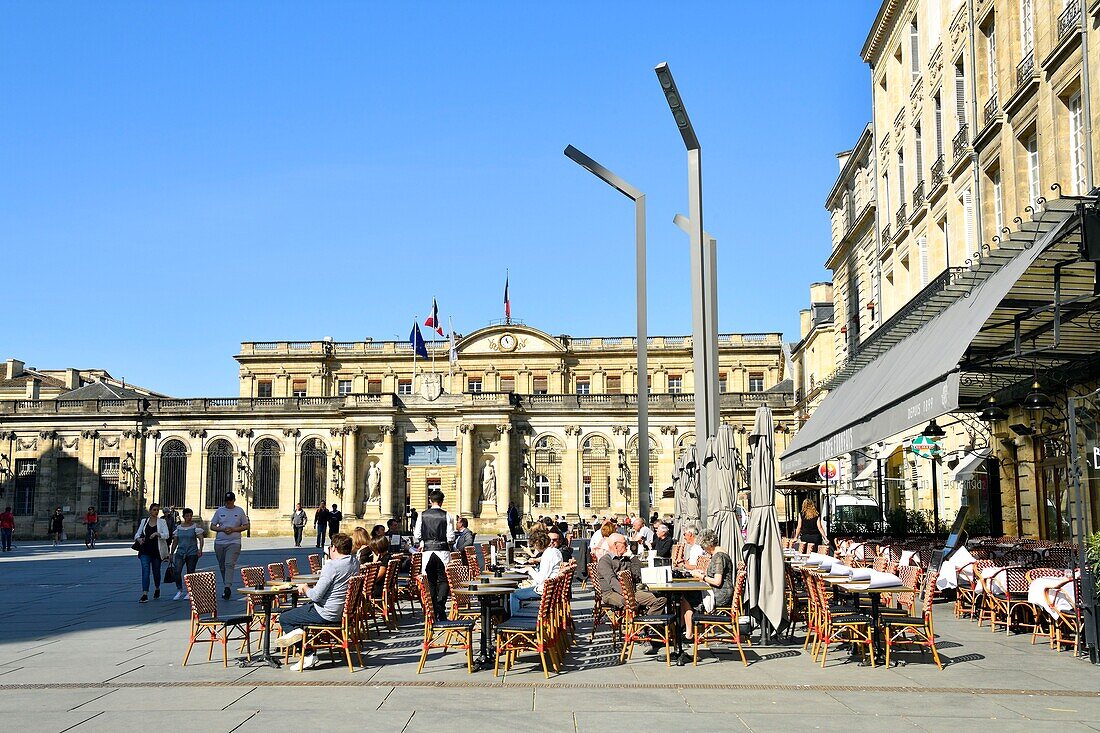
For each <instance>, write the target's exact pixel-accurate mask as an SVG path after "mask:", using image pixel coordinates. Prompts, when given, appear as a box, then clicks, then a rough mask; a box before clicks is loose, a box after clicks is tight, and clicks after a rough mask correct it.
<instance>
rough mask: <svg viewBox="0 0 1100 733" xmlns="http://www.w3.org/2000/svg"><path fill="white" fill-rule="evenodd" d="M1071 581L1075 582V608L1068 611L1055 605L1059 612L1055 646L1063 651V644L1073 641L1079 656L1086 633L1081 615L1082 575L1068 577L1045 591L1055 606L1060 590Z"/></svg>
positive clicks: (1055, 630) (1048, 601) (1074, 649)
mask: <svg viewBox="0 0 1100 733" xmlns="http://www.w3.org/2000/svg"><path fill="white" fill-rule="evenodd" d="M1070 583H1072V584H1073V598H1074V604H1073V608H1071V609H1069V610H1068V611H1063V610H1062V609H1060V608H1057V607H1056V606H1055V610H1056V611H1057V612H1058V619H1057V621H1056V622H1055V624H1054V646H1055V648H1056V649H1058V650H1059V651H1061V649H1062V646H1063V645H1066V644H1070V643H1072V644H1073V655H1074V656H1077V654H1078V653H1079V650H1080V648H1081V634H1083V633H1085V627H1084V622H1083V619H1082V617H1081V578H1080V576H1074V577H1072V578H1066V581H1065V582H1064V583H1060V584H1058V585H1057V586H1055V587H1053V588H1047V589H1046V590H1045V591H1044V593H1045V594H1046V597H1047V603H1049V604H1051V605H1052V606H1054V599H1055V598H1057V597H1058V592H1059V591H1060V590H1062V588H1064V587H1065V586H1067V585H1069V584H1070ZM1067 636H1068V638H1067Z"/></svg>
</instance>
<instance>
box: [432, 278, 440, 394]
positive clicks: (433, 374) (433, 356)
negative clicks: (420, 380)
mask: <svg viewBox="0 0 1100 733" xmlns="http://www.w3.org/2000/svg"><path fill="white" fill-rule="evenodd" d="M438 308H439V306H438V305H437V304H436V302H435V296H434V295H433V296H432V323H434V324H435V332H436V333H439V324H438V323H436V322H435V321H436V317H435V315H436V313H435V312H436V310H438ZM432 376H433V377H434V376H435V336H432ZM432 381H435V380H432Z"/></svg>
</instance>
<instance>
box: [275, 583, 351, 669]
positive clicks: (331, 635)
mask: <svg viewBox="0 0 1100 733" xmlns="http://www.w3.org/2000/svg"><path fill="white" fill-rule="evenodd" d="M362 603H363V576H362V575H353V576H351V577H350V578H348V588H347V596H346V599H345V601H344V610H343V612H342V613H341V614H340V618H339V619H338V620H336V621H331V622H328V623H314V624H309V625H308V626H303V627H302V631H303V632H304V634H305V635H304V636H303V637H302V641H301V645H302V648H301V652H302V658H301V659H300V660H299V661H298V671H299V672H301V671H302V670H303V669H304V668H305V660H306V650H307V649H313V650H314V651H316V650H318V649H328V650H329V651H330V652H331V653H332V654H333V661H335V659H336V656H335V655H336V650H337V649H339V650H340V651H342V652H343V653H344V658H345V659H347V662H348V671H349V672H354V671H355V667H353V666H352V664H351V650H352V648H353V647H354V648H355V657H356V659H358V660H359V666H360V667H362V666H363V654H362V652H361V651H360V649H359V634H358V630H359V626H360V612H361V608H362ZM289 653H290V649H289V648H288V649H287V654H288V655H289Z"/></svg>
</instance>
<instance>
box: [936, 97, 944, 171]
mask: <svg viewBox="0 0 1100 733" xmlns="http://www.w3.org/2000/svg"><path fill="white" fill-rule="evenodd" d="M942 155H943V101H942V100H941V98H940V93H939V92H936V157H937V158H939V157H940V156H942Z"/></svg>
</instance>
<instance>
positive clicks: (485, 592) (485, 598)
mask: <svg viewBox="0 0 1100 733" xmlns="http://www.w3.org/2000/svg"><path fill="white" fill-rule="evenodd" d="M466 585H467V586H468V587H466V588H452V589H451V592H452V593H454V594H455V595H456V596H469V597H472V598H477V599H478V602H479V603H480V604H481V651H480V652H478V655H477V656H476V657H474V666H475V667H476V668H477V669H478V670H482V669H486V668H488V667H490V666H492V664H493V657H491V656H489V639H491V638H492V636H493V613H492V612H493V608H494V607H496V605H497V602H498V601H497V599H500V600H499V603H500V604H501V607H502V608H503V604H504V600H505V599H506V598H507V597H508V596H510V595H512V591H514V590H515V589H516V587H515V586H514V585H486V584H484V583H478V584H477V585H474V584H472V583H467V584H466ZM494 656H495V651H494Z"/></svg>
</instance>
